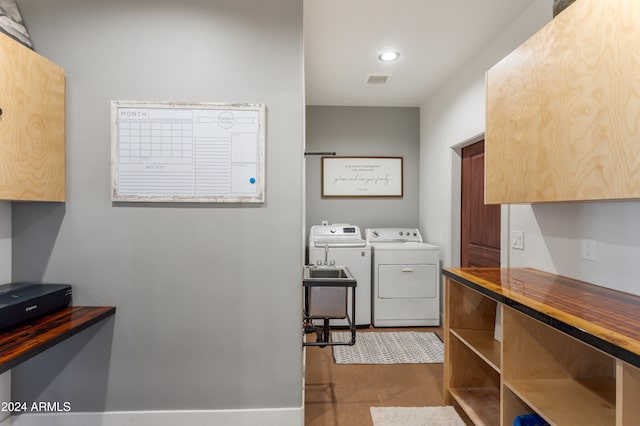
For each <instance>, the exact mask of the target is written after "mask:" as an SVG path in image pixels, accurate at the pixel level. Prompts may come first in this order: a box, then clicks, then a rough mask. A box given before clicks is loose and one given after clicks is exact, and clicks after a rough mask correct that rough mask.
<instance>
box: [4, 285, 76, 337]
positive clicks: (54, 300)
mask: <svg viewBox="0 0 640 426" xmlns="http://www.w3.org/2000/svg"><path fill="white" fill-rule="evenodd" d="M70 303H71V286H70V285H69V284H40V283H9V284H2V285H0V331H6V330H7V329H9V328H11V327H15V326H17V325H19V324H22V323H24V322H26V321H29V320H31V319H34V318H36V317H40V316H42V315H46V314H48V313H51V312H53V311H56V310H58V309H62V308H64V307H65V306H67V305H69V304H70Z"/></svg>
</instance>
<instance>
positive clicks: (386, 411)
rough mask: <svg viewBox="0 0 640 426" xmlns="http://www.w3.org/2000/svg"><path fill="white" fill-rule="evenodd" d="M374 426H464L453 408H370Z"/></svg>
mask: <svg viewBox="0 0 640 426" xmlns="http://www.w3.org/2000/svg"><path fill="white" fill-rule="evenodd" d="M369 410H370V411H371V419H372V420H373V425H374V426H400V425H403V426H409V425H411V426H465V423H464V421H462V419H461V418H460V416H459V415H458V413H456V410H455V408H453V407H451V406H446V407H370V408H369Z"/></svg>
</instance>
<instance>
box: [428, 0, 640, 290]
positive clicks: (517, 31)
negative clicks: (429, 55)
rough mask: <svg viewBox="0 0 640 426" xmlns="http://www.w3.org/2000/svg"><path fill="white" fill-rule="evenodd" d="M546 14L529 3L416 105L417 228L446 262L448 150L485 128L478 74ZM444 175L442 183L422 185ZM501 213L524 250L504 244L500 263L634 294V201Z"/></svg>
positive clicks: (454, 234)
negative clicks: (592, 246) (588, 245)
mask: <svg viewBox="0 0 640 426" xmlns="http://www.w3.org/2000/svg"><path fill="white" fill-rule="evenodd" d="M551 16H552V13H551V2H548V1H543V0H538V1H536V2H535V3H534V4H533V5H532V6H531V7H530V8H529V9H528V10H527V11H526V12H525V13H523V14H522V15H521V16H520V17H519V18H518V19H517V20H516V21H514V22H513V24H512V25H511V26H510V27H508V28H507V29H505V31H503V32H502V33H501V35H500V36H498V37H497V38H496V39H495V40H494V41H493V42H492V43H490V44H489V45H488V46H486V48H485V49H484V50H482V51H481V52H480V53H479V54H478V56H477V57H476V58H474V59H473V60H472V61H470V62H469V63H468V64H466V65H465V66H464V67H463V68H462V70H461V71H460V72H459V73H458V74H456V75H455V76H453V77H452V79H451V80H449V82H448V84H446V85H445V86H444V87H443V88H442V89H441V90H440V91H438V92H437V93H436V94H435V95H434V96H432V97H431V98H430V99H429V100H428V101H427V102H426V103H425V104H424V105H423V106H422V110H421V129H422V132H421V180H420V181H421V203H420V219H421V226H422V227H423V229H425V230H426V231H425V232H426V234H427V238H429V239H430V240H431V241H433V242H434V243H435V244H440V245H441V246H443V247H444V252H443V264H444V265H445V266H457V265H459V201H458V200H457V199H456V197H458V196H459V190H460V189H459V181H457V180H456V176H459V158H458V156H457V154H456V152H455V151H454V150H453V149H452V147H456V146H459V145H461V144H463V143H464V142H465V141H469V140H474V139H475V138H477V137H478V135H480V136H481V135H482V134H483V132H484V125H485V121H484V115H485V103H484V102H485V92H484V75H485V71H486V70H487V69H489V68H490V67H491V66H492V65H493V64H495V63H496V62H497V61H498V60H500V59H501V58H502V57H504V56H505V55H506V54H508V53H509V52H510V51H511V50H512V49H513V48H515V47H517V46H518V45H519V44H520V43H522V42H523V41H524V40H526V39H527V38H528V37H529V36H530V35H532V34H533V33H534V32H536V31H537V30H538V29H540V28H541V27H542V26H544V25H545V24H546V23H547V22H549V21H550V20H551ZM443 176H447V177H449V182H448V185H430V184H429V182H431V181H436V182H437V181H438V179H441V178H442V177H443ZM433 206H438V208H433ZM502 211H503V218H502V221H503V226H502V229H503V242H504V241H505V239H507V241H508V236H509V234H510V231H511V230H518V231H524V232H525V249H524V250H513V249H511V248H510V247H504V246H503V258H502V259H503V261H502V264H503V266H513V267H520V266H522V267H533V268H537V269H541V270H544V271H548V272H552V273H556V274H560V275H565V276H569V277H572V278H576V279H581V280H585V281H588V282H591V283H594V284H598V285H602V286H606V287H610V288H614V289H618V290H622V291H626V292H631V293H635V294H640V284H639V283H637V279H636V277H637V276H638V275H639V273H640V262H639V261H638V259H640V226H639V225H638V218H640V202H638V201H609V202H583V203H550V204H537V205H528V204H527V205H511V206H508V207H506V206H504V207H503V210H502ZM450 218H451V219H450ZM583 238H589V239H595V240H596V256H597V261H595V262H593V261H587V260H583V259H582V251H581V249H582V239H583ZM507 246H508V244H507ZM505 249H506V250H505Z"/></svg>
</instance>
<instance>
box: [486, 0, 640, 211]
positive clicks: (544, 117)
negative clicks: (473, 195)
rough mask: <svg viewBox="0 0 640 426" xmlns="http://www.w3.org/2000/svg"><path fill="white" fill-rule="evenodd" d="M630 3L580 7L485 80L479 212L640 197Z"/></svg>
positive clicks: (637, 44)
mask: <svg viewBox="0 0 640 426" xmlns="http://www.w3.org/2000/svg"><path fill="white" fill-rule="evenodd" d="M639 52H640V7H638V0H615V1H601V0H580V1H577V2H575V3H573V4H572V5H571V6H569V7H568V8H567V9H566V10H565V11H564V12H562V13H561V14H559V15H558V16H557V17H556V18H555V19H554V20H553V21H552V22H550V23H549V24H547V25H546V26H545V27H543V28H542V29H541V30H540V31H539V32H538V33H536V34H535V35H533V36H532V37H531V38H530V39H529V40H527V41H526V42H525V43H523V44H522V45H521V46H520V47H518V48H517V49H516V50H514V51H513V52H512V53H511V54H509V55H508V56H507V57H505V58H504V59H503V60H502V61H500V62H499V63H498V64H496V65H495V66H494V67H492V68H491V69H490V70H489V71H488V73H487V79H486V82H487V117H486V118H487V120H486V123H487V127H486V134H485V141H486V147H485V155H486V198H485V201H486V202H487V203H524V202H527V203H528V202H545V201H572V200H604V199H621V198H639V197H640V118H639V117H640V54H639Z"/></svg>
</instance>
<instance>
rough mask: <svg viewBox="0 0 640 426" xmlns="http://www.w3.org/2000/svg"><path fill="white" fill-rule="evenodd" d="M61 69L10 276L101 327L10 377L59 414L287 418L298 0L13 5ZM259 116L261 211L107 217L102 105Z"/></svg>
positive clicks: (25, 395)
mask: <svg viewBox="0 0 640 426" xmlns="http://www.w3.org/2000/svg"><path fill="white" fill-rule="evenodd" d="M18 4H19V7H20V9H21V11H22V15H23V17H24V19H25V22H26V23H27V25H28V27H29V31H30V33H31V36H32V39H33V41H34V45H35V48H36V50H37V51H38V52H40V53H41V54H43V55H44V56H46V57H48V58H49V59H51V60H52V61H54V62H56V63H58V64H59V65H61V66H62V67H63V68H64V69H65V70H66V73H67V161H68V168H67V177H68V201H67V202H66V203H65V204H46V203H41V204H14V206H13V215H12V220H13V234H12V237H13V238H12V239H13V265H12V266H13V279H14V280H43V281H47V282H66V283H70V284H72V285H73V287H74V303H75V304H78V305H115V306H116V307H117V313H116V316H115V318H114V319H112V320H109V321H107V322H106V323H103V324H101V325H100V326H99V327H95V328H92V329H90V330H86V331H84V332H83V333H81V334H79V335H77V336H75V337H74V338H72V339H71V340H69V341H67V342H64V343H63V344H61V345H59V346H57V347H56V348H54V349H52V350H50V351H47V352H44V353H43V354H41V355H39V356H37V357H36V358H34V359H32V360H30V361H28V362H26V363H24V364H22V366H20V367H19V368H16V369H15V370H14V376H13V378H14V380H13V382H14V386H13V399H15V400H21V401H42V400H44V401H70V402H71V404H72V408H73V411H101V410H106V411H113V410H174V409H226V408H250V407H299V406H300V404H301V389H302V359H301V353H302V352H301V334H302V333H301V302H300V301H301V284H300V277H301V272H302V263H303V256H302V253H303V246H302V208H303V204H302V203H303V200H302V191H303V188H302V161H303V160H302V158H303V148H302V145H303V142H302V136H303V133H302V132H303V129H302V119H303V118H302V117H303V104H302V102H303V101H302V99H303V93H302V84H303V83H302V36H301V34H302V2H300V1H298V0H270V1H268V2H265V1H262V0H181V1H179V2H178V1H173V0H171V1H169V0H163V1H161V0H111V1H104V0H56V1H42V0H19V1H18ZM112 99H116V100H149V101H195V102H199V101H209V102H253V103H265V104H266V105H267V164H266V169H267V185H266V194H267V201H266V203H264V205H251V206H246V205H244V206H242V205H212V204H203V205H194V204H187V205H179V204H168V203H167V204H118V203H116V204H114V203H112V202H111V201H110V129H109V112H110V111H109V102H110V100H112Z"/></svg>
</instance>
